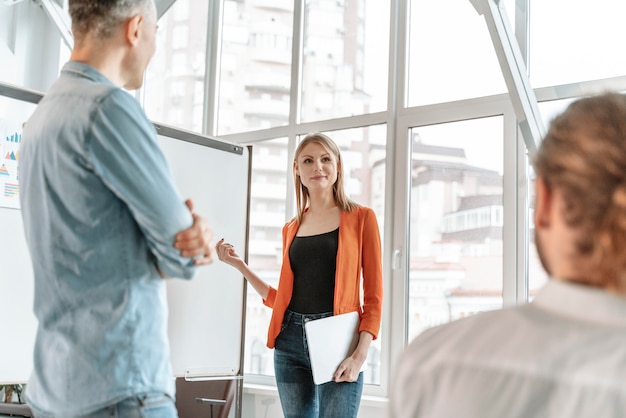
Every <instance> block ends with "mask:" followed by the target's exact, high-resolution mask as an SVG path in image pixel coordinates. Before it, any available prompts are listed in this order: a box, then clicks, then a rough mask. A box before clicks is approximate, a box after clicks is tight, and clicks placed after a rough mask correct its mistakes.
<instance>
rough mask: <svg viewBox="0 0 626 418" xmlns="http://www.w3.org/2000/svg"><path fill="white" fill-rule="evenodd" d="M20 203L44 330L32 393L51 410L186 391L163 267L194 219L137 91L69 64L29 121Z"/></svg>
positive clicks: (174, 269) (75, 411)
mask: <svg viewBox="0 0 626 418" xmlns="http://www.w3.org/2000/svg"><path fill="white" fill-rule="evenodd" d="M19 175H20V177H19V180H20V199H21V204H22V215H23V222H24V229H25V234H26V240H27V243H28V247H29V251H30V255H31V259H32V263H33V271H34V277H35V297H34V312H35V316H36V317H37V319H38V329H37V336H36V342H35V349H34V370H33V371H32V375H31V377H30V380H29V382H28V385H27V388H26V398H27V401H28V403H29V404H30V405H31V407H32V408H33V409H34V410H35V411H37V412H40V413H42V414H46V415H47V414H51V415H54V416H55V417H63V418H67V417H71V416H75V415H79V414H86V413H89V412H92V411H94V410H97V409H100V408H102V407H104V406H106V405H108V404H111V403H115V402H117V401H119V400H121V399H123V398H125V397H128V396H131V395H133V394H136V393H141V392H152V391H156V392H164V393H167V394H169V395H171V396H172V397H173V396H174V380H173V375H172V370H171V366H170V358H169V343H168V337H167V325H168V324H167V299H166V289H165V282H164V279H162V278H161V274H160V272H161V273H163V274H164V275H167V276H170V277H179V278H187V279H189V278H191V277H192V276H193V275H194V273H195V269H196V267H195V266H193V260H191V259H185V258H181V257H180V254H179V251H178V250H176V249H175V248H173V246H172V245H173V243H174V238H175V235H176V233H178V232H179V231H181V230H183V229H185V228H188V227H189V226H190V225H191V224H192V217H191V214H190V212H189V210H188V209H187V208H186V206H185V204H184V201H183V199H182V198H181V196H180V195H179V194H178V191H177V189H176V187H175V185H174V184H173V180H172V177H171V175H170V171H169V167H168V164H167V162H166V159H165V156H164V155H163V153H162V151H161V150H160V148H159V146H158V143H157V138H156V131H155V128H154V126H153V125H152V123H151V122H150V121H149V120H148V119H147V117H146V115H145V113H144V112H143V110H142V108H141V107H140V105H139V103H138V102H137V100H135V98H134V97H133V96H131V95H130V94H129V93H128V92H126V91H124V90H122V89H121V88H119V87H117V86H115V85H114V84H113V83H112V82H111V81H109V80H108V79H107V78H106V77H105V76H103V75H102V74H101V73H99V72H98V71H96V70H95V69H94V68H92V67H90V66H88V65H86V64H83V63H79V62H68V63H67V64H66V65H65V66H64V67H63V70H62V72H61V75H60V77H59V79H58V80H57V81H56V82H55V84H54V85H53V86H52V87H51V88H50V90H49V92H48V93H47V94H46V95H45V97H44V98H43V99H42V100H41V102H40V104H39V106H38V107H37V109H36V110H35V112H34V113H33V115H32V117H31V118H30V119H29V120H28V121H27V122H26V125H25V127H24V133H23V141H22V147H21V150H20V173H19Z"/></svg>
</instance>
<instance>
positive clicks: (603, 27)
mask: <svg viewBox="0 0 626 418" xmlns="http://www.w3.org/2000/svg"><path fill="white" fill-rule="evenodd" d="M625 15H626V2H623V1H621V0H597V1H594V2H593V7H590V3H588V2H585V1H568V0H551V1H536V2H532V7H531V8H530V52H531V54H530V78H531V81H532V85H533V87H535V88H537V87H545V86H551V85H559V84H567V83H575V82H581V81H588V80H596V79H600V78H607V77H616V76H623V75H626V54H623V53H622V51H623V50H624V39H626V25H624V16H625Z"/></svg>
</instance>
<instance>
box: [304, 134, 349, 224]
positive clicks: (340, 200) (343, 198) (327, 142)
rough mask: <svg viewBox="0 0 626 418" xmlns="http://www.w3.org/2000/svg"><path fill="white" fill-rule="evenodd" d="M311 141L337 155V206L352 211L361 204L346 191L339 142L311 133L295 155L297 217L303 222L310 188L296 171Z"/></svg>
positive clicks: (335, 196)
mask: <svg viewBox="0 0 626 418" xmlns="http://www.w3.org/2000/svg"><path fill="white" fill-rule="evenodd" d="M310 143H316V144H320V145H321V146H323V147H324V148H325V149H326V151H328V152H329V153H331V154H333V155H334V156H335V159H336V160H337V181H336V182H335V184H333V197H334V199H335V203H336V204H337V206H339V208H340V209H341V210H342V211H344V212H350V211H352V210H353V209H354V208H356V207H357V206H359V205H358V204H357V203H356V202H354V201H353V200H352V199H350V198H349V197H348V196H347V195H346V193H345V191H344V188H343V162H342V160H341V152H340V151H339V147H338V146H337V144H335V142H334V141H333V140H332V139H330V137H328V136H327V135H324V134H322V133H319V132H314V133H310V134H308V135H307V136H305V137H304V138H303V139H302V141H301V142H300V143H299V144H298V147H297V148H296V152H295V154H294V157H293V162H294V167H293V179H294V185H295V188H296V207H297V209H298V213H297V215H296V219H297V221H298V222H299V223H300V222H302V217H303V216H304V212H305V211H306V208H307V207H308V204H309V189H307V188H306V186H305V185H304V184H302V180H301V179H300V176H299V175H298V174H297V173H296V166H295V165H296V163H297V161H298V157H299V156H300V154H301V153H302V149H303V148H304V147H305V146H306V145H308V144H310Z"/></svg>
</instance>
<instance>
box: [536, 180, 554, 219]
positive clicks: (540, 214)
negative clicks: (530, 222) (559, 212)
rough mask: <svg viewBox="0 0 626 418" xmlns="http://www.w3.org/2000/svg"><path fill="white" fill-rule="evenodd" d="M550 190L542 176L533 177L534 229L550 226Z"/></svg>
mask: <svg viewBox="0 0 626 418" xmlns="http://www.w3.org/2000/svg"><path fill="white" fill-rule="evenodd" d="M551 206H552V190H551V189H550V185H549V184H548V183H546V181H545V180H544V179H543V178H542V177H537V178H536V179H535V219H534V221H535V229H539V228H545V227H548V226H550V219H551V209H552V207H551Z"/></svg>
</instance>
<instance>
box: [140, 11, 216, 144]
mask: <svg viewBox="0 0 626 418" xmlns="http://www.w3.org/2000/svg"><path fill="white" fill-rule="evenodd" d="M191 1H193V7H194V13H189V12H188V10H189V7H190V2H191ZM207 19H208V2H204V1H197V0H178V1H176V2H175V3H174V4H173V5H172V7H170V8H169V9H168V11H167V12H166V13H165V14H164V15H163V16H162V17H161V19H160V20H159V30H158V32H157V49H156V53H155V55H154V58H153V59H152V61H151V62H150V65H149V66H148V69H147V71H146V76H145V82H144V88H143V95H144V97H143V104H144V109H145V111H146V114H147V115H148V117H149V118H150V119H151V120H153V121H155V122H160V123H165V124H169V125H173V126H176V127H179V128H183V129H188V130H191V131H195V132H202V117H199V116H201V115H202V113H203V110H204V83H205V81H204V79H205V72H206V58H205V56H206V30H207V29H206V28H207ZM198 84H200V85H201V86H202V88H198Z"/></svg>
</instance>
